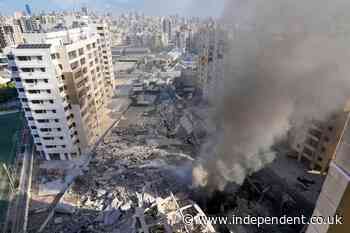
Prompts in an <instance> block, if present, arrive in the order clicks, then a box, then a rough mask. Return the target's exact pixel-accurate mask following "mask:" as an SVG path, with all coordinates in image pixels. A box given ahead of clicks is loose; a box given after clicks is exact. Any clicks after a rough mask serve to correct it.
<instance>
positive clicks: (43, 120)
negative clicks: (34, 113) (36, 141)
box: [38, 119, 50, 123]
mask: <svg viewBox="0 0 350 233" xmlns="http://www.w3.org/2000/svg"><path fill="white" fill-rule="evenodd" d="M49 122H50V120H49V119H39V120H38V123H49Z"/></svg>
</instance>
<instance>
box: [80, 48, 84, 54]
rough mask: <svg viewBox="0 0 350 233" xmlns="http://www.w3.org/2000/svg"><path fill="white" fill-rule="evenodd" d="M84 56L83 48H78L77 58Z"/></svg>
mask: <svg viewBox="0 0 350 233" xmlns="http://www.w3.org/2000/svg"><path fill="white" fill-rule="evenodd" d="M83 54H84V48H80V49H79V56H81V55H83Z"/></svg>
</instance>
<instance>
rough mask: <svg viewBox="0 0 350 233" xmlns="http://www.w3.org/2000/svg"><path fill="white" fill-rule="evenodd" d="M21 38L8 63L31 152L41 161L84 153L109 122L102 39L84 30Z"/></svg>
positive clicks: (28, 35)
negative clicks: (32, 147)
mask: <svg viewBox="0 0 350 233" xmlns="http://www.w3.org/2000/svg"><path fill="white" fill-rule="evenodd" d="M24 37H25V41H26V44H21V45H19V46H17V47H16V48H13V49H12V50H11V52H10V53H9V54H8V58H9V66H10V69H11V70H12V78H13V79H14V80H15V81H16V87H17V91H18V94H19V99H20V101H21V103H22V106H23V109H24V111H25V117H26V119H27V122H28V125H29V127H30V129H31V134H32V136H33V138H34V142H35V145H36V149H37V151H38V152H40V153H41V154H42V156H43V157H44V158H45V159H47V160H53V159H55V160H59V159H61V160H65V159H74V158H76V157H78V156H79V155H81V154H84V153H88V152H89V151H90V150H91V147H92V145H94V143H95V142H96V141H97V140H98V138H99V137H100V136H101V135H102V134H103V133H104V132H105V130H106V129H107V128H108V127H109V126H110V125H111V122H112V120H111V119H110V118H109V117H108V115H109V114H108V113H109V112H108V109H107V104H108V101H109V98H110V97H109V96H111V93H110V91H112V90H111V89H110V88H107V87H108V86H109V83H108V82H107V79H106V78H105V72H104V70H105V68H104V67H105V66H106V64H104V61H103V48H102V46H103V45H104V42H103V40H102V39H101V37H100V36H99V35H98V34H97V31H96V30H94V29H93V27H89V26H88V27H84V28H76V29H70V30H63V31H56V32H49V33H28V34H24ZM107 65H109V64H107ZM106 90H108V91H109V92H108V91H106Z"/></svg>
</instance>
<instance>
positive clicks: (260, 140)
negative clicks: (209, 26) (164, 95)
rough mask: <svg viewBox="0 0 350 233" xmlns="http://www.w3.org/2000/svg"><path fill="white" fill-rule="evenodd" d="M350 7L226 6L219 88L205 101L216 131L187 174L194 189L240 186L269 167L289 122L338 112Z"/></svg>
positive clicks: (271, 2) (234, 2)
mask: <svg viewBox="0 0 350 233" xmlns="http://www.w3.org/2000/svg"><path fill="white" fill-rule="evenodd" d="M349 6H350V2H348V1H346V0H336V1H332V2H329V1H326V0H321V1H320V0H309V1H307V2H298V1H297V2H295V1H292V0H268V1H261V0H249V1H246V0H245V1H242V0H230V1H227V3H226V7H225V12H224V15H223V23H224V24H226V26H227V28H228V29H229V38H230V39H229V40H228V41H227V45H228V48H227V49H226V52H227V54H226V56H225V57H226V65H225V78H224V85H221V84H217V85H216V86H215V88H216V91H214V92H213V95H211V97H210V101H211V105H212V106H213V107H214V108H215V111H214V113H213V114H211V115H210V116H208V117H209V118H210V120H211V121H212V122H213V124H215V125H216V130H215V131H213V132H211V136H210V137H209V138H208V142H207V143H206V144H205V145H203V147H202V151H201V157H200V159H199V160H198V162H197V164H196V165H195V167H194V169H193V183H194V185H195V186H206V187H210V188H211V189H220V190H221V189H223V188H224V187H225V185H226V184H227V183H228V182H234V183H237V184H242V183H243V181H244V178H245V177H246V176H247V175H249V174H251V173H253V172H255V171H257V170H259V169H261V168H262V167H264V165H265V164H267V163H269V162H271V161H273V159H274V156H275V155H274V153H273V152H271V146H272V145H273V144H274V143H275V142H276V140H279V139H282V138H283V137H285V136H286V133H287V132H288V130H289V129H290V127H291V122H294V124H296V125H293V127H297V126H298V125H301V124H302V123H303V122H304V121H305V120H309V119H317V120H322V119H325V118H326V117H328V116H329V115H330V114H331V113H333V112H334V111H339V110H340V109H342V108H343V106H344V105H345V102H346V100H347V98H348V97H349V95H350V80H349V78H348V74H349V68H348V67H349V66H348V62H349V58H350V56H349V55H350V51H349V45H348V43H347V42H346V39H347V38H348V35H347V34H346V33H347V32H348V31H349V32H350V30H347V28H345V26H347V25H346V24H345V22H347V21H348V19H347V17H346V15H347V12H346V9H348V8H349ZM347 27H348V26H347ZM218 93H220V94H218Z"/></svg>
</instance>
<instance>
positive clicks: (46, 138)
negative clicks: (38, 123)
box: [43, 137, 55, 141]
mask: <svg viewBox="0 0 350 233" xmlns="http://www.w3.org/2000/svg"><path fill="white" fill-rule="evenodd" d="M43 139H44V140H46V141H52V140H54V139H55V138H54V137H43Z"/></svg>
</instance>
